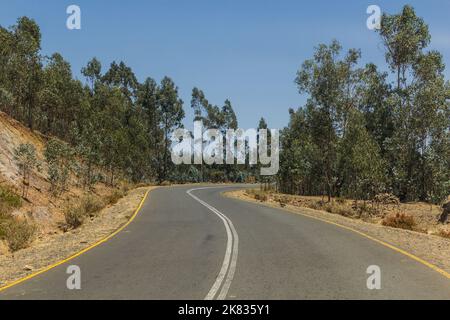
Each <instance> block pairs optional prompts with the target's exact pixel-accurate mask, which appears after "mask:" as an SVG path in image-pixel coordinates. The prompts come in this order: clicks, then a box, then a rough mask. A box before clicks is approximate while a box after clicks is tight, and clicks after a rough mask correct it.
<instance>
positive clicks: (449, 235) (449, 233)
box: [438, 229, 450, 239]
mask: <svg viewBox="0 0 450 320" xmlns="http://www.w3.org/2000/svg"><path fill="white" fill-rule="evenodd" d="M438 235H439V236H441V237H443V238H448V239H450V230H444V229H441V230H439V233H438Z"/></svg>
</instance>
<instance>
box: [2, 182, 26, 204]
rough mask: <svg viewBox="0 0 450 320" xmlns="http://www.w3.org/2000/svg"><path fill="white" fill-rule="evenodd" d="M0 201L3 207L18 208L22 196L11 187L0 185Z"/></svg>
mask: <svg viewBox="0 0 450 320" xmlns="http://www.w3.org/2000/svg"><path fill="white" fill-rule="evenodd" d="M0 203H1V204H2V207H3V208H5V207H6V208H19V207H20V206H21V205H22V198H21V197H20V196H19V195H17V194H16V193H15V192H14V191H12V190H11V189H9V188H7V187H5V186H0Z"/></svg>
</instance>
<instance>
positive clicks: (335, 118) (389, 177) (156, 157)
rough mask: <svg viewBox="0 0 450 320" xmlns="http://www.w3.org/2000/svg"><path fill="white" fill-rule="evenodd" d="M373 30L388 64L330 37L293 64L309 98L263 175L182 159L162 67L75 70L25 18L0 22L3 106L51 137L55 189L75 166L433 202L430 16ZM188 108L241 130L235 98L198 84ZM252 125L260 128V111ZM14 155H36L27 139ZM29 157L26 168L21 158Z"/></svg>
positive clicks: (217, 125)
mask: <svg viewBox="0 0 450 320" xmlns="http://www.w3.org/2000/svg"><path fill="white" fill-rule="evenodd" d="M378 33H379V40H380V42H381V43H382V44H383V46H384V48H385V52H386V55H385V60H386V65H387V67H388V68H387V69H388V70H389V71H388V72H383V71H380V70H379V68H378V67H377V66H376V65H375V64H373V63H369V64H366V65H365V66H361V64H360V59H361V52H360V50H357V49H350V50H347V51H345V52H344V51H343V48H342V46H341V45H340V44H339V42H337V41H332V42H331V43H330V44H328V45H325V44H321V45H319V46H318V47H316V49H315V52H314V56H313V57H312V58H311V59H309V60H307V61H305V62H304V63H303V65H302V66H301V68H300V70H298V72H297V77H296V80H295V82H296V84H297V86H298V89H299V92H300V93H301V94H307V95H308V99H307V102H306V104H305V105H304V106H302V107H300V108H299V109H298V110H294V109H290V110H289V114H290V121H289V124H288V126H287V127H286V128H284V129H283V130H282V132H281V148H280V150H281V151H280V171H279V173H278V175H277V176H275V177H272V178H262V177H259V173H258V172H259V170H258V166H253V167H252V166H250V165H235V166H228V165H212V166H206V165H178V166H175V165H174V164H173V163H172V161H171V157H170V147H171V135H172V132H173V131H174V130H175V129H177V128H180V127H182V122H183V119H184V117H185V112H184V109H183V104H184V103H183V101H182V100H181V99H180V97H179V93H178V88H177V86H176V84H175V83H174V81H173V80H172V79H170V78H169V77H165V78H163V79H162V80H161V81H160V82H159V83H158V82H156V81H155V80H154V79H152V78H150V77H149V78H147V79H145V81H143V82H142V83H141V82H139V81H138V80H137V78H136V76H135V74H134V73H133V71H132V69H131V68H130V67H129V66H127V65H126V64H125V63H124V62H113V63H111V64H110V66H109V68H108V69H107V70H104V69H103V67H102V64H101V62H100V61H99V60H97V59H96V58H93V59H92V60H91V61H89V62H88V63H87V65H86V66H85V67H84V68H83V69H82V70H81V73H82V75H83V76H84V77H85V79H86V81H85V82H82V81H80V80H78V79H75V78H74V76H73V74H72V71H71V66H70V64H69V62H67V61H65V60H64V58H63V57H62V56H61V55H60V54H58V53H55V54H53V55H51V56H44V55H42V53H41V33H40V29H39V26H38V25H37V24H36V23H35V22H34V21H33V20H32V19H29V18H27V17H22V18H19V19H18V20H17V23H16V24H15V25H14V26H12V27H10V28H3V27H0V44H1V46H0V50H1V53H0V110H2V111H3V112H5V113H7V114H8V115H10V116H11V117H13V118H15V119H17V120H19V121H21V122H22V123H24V124H26V125H27V126H28V127H29V128H30V129H31V130H39V131H40V132H42V133H44V134H46V135H47V136H49V137H52V138H51V139H49V142H48V143H47V146H46V150H45V157H46V161H47V163H48V171H49V172H48V176H49V180H50V181H51V184H52V190H53V191H54V192H55V193H60V192H63V190H64V189H65V187H66V184H67V180H68V176H69V175H70V174H71V173H75V174H76V175H77V176H78V177H79V181H80V183H81V184H83V185H84V186H85V187H90V186H92V185H93V184H94V183H95V182H97V181H103V182H105V183H108V184H111V185H114V184H115V181H117V179H118V178H126V179H129V180H131V181H134V182H141V181H144V182H159V183H162V182H163V181H173V182H202V181H212V182H222V181H230V182H244V181H252V180H254V179H256V180H257V181H262V182H266V183H271V182H276V183H277V185H278V187H279V190H280V191H282V192H285V193H291V194H301V195H325V196H327V197H328V198H329V199H331V198H332V197H336V196H339V197H349V198H354V199H363V200H367V199H372V198H374V197H375V196H376V195H377V194H379V193H391V194H394V195H396V196H397V197H399V198H400V199H401V200H403V201H410V200H421V201H429V202H433V203H439V202H441V201H442V200H443V199H445V198H446V197H447V196H448V195H449V194H450V84H449V82H448V81H446V80H445V77H444V70H445V65H444V63H443V58H442V55H441V54H440V53H439V52H437V51H435V50H428V49H427V47H428V46H429V44H430V41H431V36H430V33H429V30H428V26H427V24H426V23H425V22H424V21H423V19H421V18H420V17H418V16H417V15H416V13H415V11H414V9H413V8H412V7H410V6H405V7H404V8H403V10H402V11H401V12H400V13H399V14H393V15H388V14H384V15H383V17H382V19H381V29H380V30H378ZM190 107H191V108H192V109H193V112H194V119H193V120H195V121H202V123H203V125H204V127H205V128H214V129H219V130H221V131H222V132H223V133H225V132H226V130H227V129H236V128H238V119H237V117H236V114H235V112H234V110H233V107H232V104H231V102H230V101H229V100H226V101H225V102H224V104H223V105H222V106H217V105H214V104H211V103H210V102H209V101H208V99H207V98H206V96H205V94H204V92H203V91H202V90H200V89H199V88H194V89H193V90H192V98H191V101H190ZM257 125H258V128H267V127H268V125H267V123H266V121H265V120H264V119H261V120H260V122H259V123H258V124H257ZM23 149H24V150H22V154H18V155H17V158H24V159H27V155H29V154H31V153H33V152H32V150H29V148H28V149H27V148H23ZM25 167H29V166H25Z"/></svg>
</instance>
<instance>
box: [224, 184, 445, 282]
mask: <svg viewBox="0 0 450 320" xmlns="http://www.w3.org/2000/svg"><path fill="white" fill-rule="evenodd" d="M222 194H223V195H224V196H225V197H229V198H233V199H237V200H244V201H247V202H250V203H254V204H260V205H263V206H265V207H270V208H275V209H281V210H283V211H286V212H289V213H294V214H299V215H301V216H304V217H306V218H310V219H314V220H318V221H322V222H325V223H328V224H332V225H335V226H337V227H340V228H343V229H346V230H348V231H352V232H354V233H357V234H359V235H360V236H362V237H364V238H367V239H369V240H372V241H374V242H376V243H378V244H381V245H383V246H385V247H387V248H389V249H392V250H394V251H396V252H398V253H401V254H403V255H405V256H407V257H409V258H411V259H413V260H415V261H417V262H419V263H421V264H423V265H425V266H427V267H428V268H430V269H432V270H434V271H436V272H438V273H440V274H441V275H443V276H444V277H446V278H447V279H449V280H450V273H448V272H447V271H445V270H442V269H441V268H439V267H437V266H435V265H434V264H432V263H430V262H428V261H426V260H424V259H422V258H419V257H417V256H415V255H414V254H412V253H409V252H407V251H405V250H403V249H400V248H397V247H396V246H394V245H392V244H389V243H387V242H384V241H382V240H379V239H377V238H375V237H372V236H370V235H368V234H366V233H364V232H362V231H358V230H356V229H353V228H351V227H347V226H344V225H342V224H339V223H337V222H333V221H330V220H327V219H324V218H319V217H315V216H313V215H310V214H307V213H302V212H297V211H292V210H289V209H287V208H278V207H275V206H271V205H269V204H265V203H258V202H254V201H253V200H251V199H241V198H237V197H233V196H228V195H226V192H225V193H222ZM308 209H309V208H308ZM309 210H314V209H309ZM316 211H319V210H316ZM319 212H320V211H319Z"/></svg>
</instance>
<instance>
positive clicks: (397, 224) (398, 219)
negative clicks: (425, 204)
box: [382, 213, 416, 230]
mask: <svg viewBox="0 0 450 320" xmlns="http://www.w3.org/2000/svg"><path fill="white" fill-rule="evenodd" d="M382 224H383V226H388V227H393V228H399V229H405V230H413V229H414V227H415V226H416V222H415V221H414V217H413V216H410V215H407V214H406V213H396V214H392V215H388V216H386V217H385V218H384V219H383V221H382Z"/></svg>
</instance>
